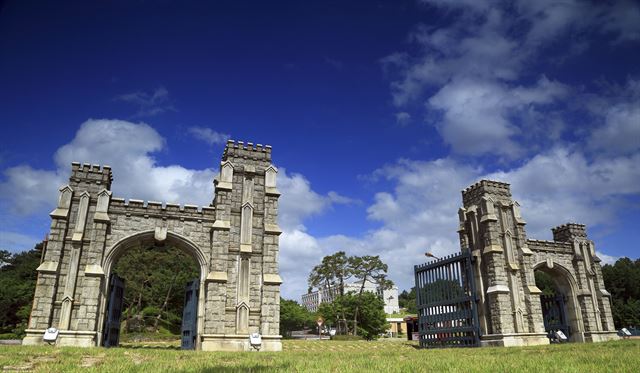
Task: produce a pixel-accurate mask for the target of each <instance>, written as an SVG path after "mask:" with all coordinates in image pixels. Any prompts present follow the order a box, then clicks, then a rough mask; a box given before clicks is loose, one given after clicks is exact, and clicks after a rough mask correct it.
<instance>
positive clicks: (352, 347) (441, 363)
mask: <svg viewBox="0 0 640 373" xmlns="http://www.w3.org/2000/svg"><path fill="white" fill-rule="evenodd" d="M639 366H640V340H625V341H614V342H607V343H589V344H564V345H550V346H534V347H511V348H473V349H471V348H467V349H448V350H419V349H416V348H415V345H414V344H412V343H410V342H407V341H402V340H397V339H395V340H391V339H384V340H379V341H374V342H367V341H295V340H287V341H284V351H283V352H275V353H255V352H243V353H222V352H195V351H180V350H172V349H157V348H156V349H154V348H114V349H108V350H107V349H103V348H90V349H81V348H55V347H49V346H43V347H22V346H0V367H1V368H0V369H3V370H4V371H12V370H14V371H25V370H27V371H31V370H33V371H43V372H73V371H77V372H236V371H241V372H244V371H249V372H266V371H268V372H272V371H273V372H309V371H312V372H313V371H317V372H427V371H435V372H440V371H449V372H536V373H541V372H580V373H582V372H631V371H637V369H638V367H639Z"/></svg>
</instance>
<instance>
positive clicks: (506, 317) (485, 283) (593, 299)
mask: <svg viewBox="0 0 640 373" xmlns="http://www.w3.org/2000/svg"><path fill="white" fill-rule="evenodd" d="M462 200H463V207H462V208H460V210H459V220H460V228H459V230H458V233H459V234H460V245H461V248H462V251H463V252H469V251H470V252H471V254H472V256H473V257H474V258H475V260H474V268H473V269H474V270H473V272H474V276H475V284H476V288H477V298H478V299H479V301H478V319H479V323H480V325H479V326H480V334H481V338H480V340H481V345H497V346H512V345H532V344H546V343H549V339H548V338H547V332H546V331H545V322H544V320H543V311H542V308H541V301H540V295H541V291H540V289H539V288H538V287H537V286H536V281H535V277H534V272H535V271H543V272H545V273H547V274H549V275H550V276H551V278H552V279H553V282H554V285H555V287H556V288H557V289H558V290H559V291H560V292H561V293H562V294H563V296H564V299H566V300H565V301H564V305H563V310H562V311H563V312H564V313H565V314H566V323H567V324H568V327H569V330H570V331H571V332H570V335H569V339H570V340H572V341H579V342H597V341H604V340H609V339H616V338H617V335H616V330H615V327H614V325H613V318H612V316H611V305H610V294H609V293H608V292H607V291H606V290H605V288H604V282H603V280H602V270H601V267H600V259H599V258H598V257H597V256H596V253H595V247H594V243H593V241H591V240H589V239H588V237H587V233H586V229H585V226H584V225H581V224H572V223H570V224H565V225H561V226H559V227H556V228H553V229H552V231H553V241H541V240H531V239H527V235H526V232H525V225H526V223H525V221H524V219H523V218H522V215H521V213H520V205H519V204H518V202H516V201H514V200H513V199H512V197H511V190H510V187H509V184H506V183H502V182H497V181H489V180H482V181H480V182H478V183H476V184H474V185H472V186H470V187H469V188H467V189H465V190H463V191H462Z"/></svg>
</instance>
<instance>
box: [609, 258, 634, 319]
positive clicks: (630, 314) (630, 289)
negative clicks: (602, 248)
mask: <svg viewBox="0 0 640 373" xmlns="http://www.w3.org/2000/svg"><path fill="white" fill-rule="evenodd" d="M602 277H603V280H604V286H605V288H606V289H607V290H608V291H609V292H610V293H611V303H612V304H611V308H612V310H611V311H612V314H613V322H614V324H615V326H616V327H617V328H622V327H629V326H635V327H640V259H636V260H635V261H632V260H631V259H629V258H621V259H618V260H617V261H616V262H615V264H614V265H609V264H606V265H604V266H603V267H602Z"/></svg>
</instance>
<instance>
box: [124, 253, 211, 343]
mask: <svg viewBox="0 0 640 373" xmlns="http://www.w3.org/2000/svg"><path fill="white" fill-rule="evenodd" d="M113 271H114V272H115V273H117V274H118V275H119V276H120V277H122V278H124V279H125V293H124V310H123V316H124V320H125V322H124V323H125V331H127V332H143V331H153V332H158V331H160V327H162V328H164V329H167V330H168V331H170V332H171V333H174V334H176V333H178V332H179V331H180V327H181V322H180V321H181V319H182V308H183V303H184V286H185V285H186V284H187V282H189V281H191V280H193V279H197V278H198V277H199V276H198V273H199V268H198V265H197V263H196V262H195V261H194V260H193V258H192V257H191V256H189V255H188V254H186V253H184V252H183V251H181V250H179V249H178V248H175V247H171V246H165V247H134V248H131V249H129V250H127V252H126V253H125V254H124V255H123V256H122V257H121V258H120V259H119V260H118V262H117V263H116V265H115V267H114V270H113Z"/></svg>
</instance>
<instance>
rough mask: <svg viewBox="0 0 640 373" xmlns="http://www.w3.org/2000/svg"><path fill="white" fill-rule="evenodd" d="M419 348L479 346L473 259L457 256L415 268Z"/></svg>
mask: <svg viewBox="0 0 640 373" xmlns="http://www.w3.org/2000/svg"><path fill="white" fill-rule="evenodd" d="M415 276H416V302H417V305H418V325H419V331H420V347H429V348H437V347H474V346H478V345H479V344H480V329H479V328H478V311H477V297H476V292H475V284H474V280H473V268H472V257H471V255H470V254H469V253H459V254H454V255H450V256H447V257H444V258H442V259H439V260H437V261H435V262H431V263H426V264H422V265H417V266H415Z"/></svg>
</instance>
